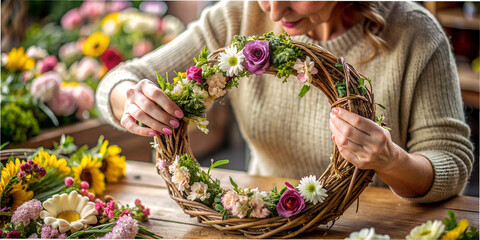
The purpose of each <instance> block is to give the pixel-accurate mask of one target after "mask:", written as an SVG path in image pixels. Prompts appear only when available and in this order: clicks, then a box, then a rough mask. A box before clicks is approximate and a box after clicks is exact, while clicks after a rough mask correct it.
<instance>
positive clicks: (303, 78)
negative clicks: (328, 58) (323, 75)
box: [293, 56, 318, 84]
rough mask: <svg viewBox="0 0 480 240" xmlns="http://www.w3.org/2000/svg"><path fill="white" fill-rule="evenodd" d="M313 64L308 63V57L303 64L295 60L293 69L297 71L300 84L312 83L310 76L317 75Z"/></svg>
mask: <svg viewBox="0 0 480 240" xmlns="http://www.w3.org/2000/svg"><path fill="white" fill-rule="evenodd" d="M314 65H315V63H314V62H312V61H310V57H309V56H307V58H306V59H305V62H303V61H302V60H300V59H297V61H296V62H295V64H294V65H293V69H295V70H297V78H298V80H299V81H300V82H307V83H308V84H311V83H312V74H317V73H318V70H317V68H315V67H314Z"/></svg>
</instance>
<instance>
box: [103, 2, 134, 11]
mask: <svg viewBox="0 0 480 240" xmlns="http://www.w3.org/2000/svg"><path fill="white" fill-rule="evenodd" d="M131 6H132V3H131V2H129V1H111V2H108V6H107V10H108V11H109V12H120V11H122V10H123V9H125V8H129V7H131Z"/></svg>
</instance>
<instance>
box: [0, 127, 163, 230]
mask: <svg viewBox="0 0 480 240" xmlns="http://www.w3.org/2000/svg"><path fill="white" fill-rule="evenodd" d="M120 152H121V149H120V148H118V146H116V145H109V143H108V140H104V139H103V137H100V138H99V141H98V145H97V146H96V147H94V148H91V149H88V147H87V146H83V147H81V148H77V147H76V146H75V145H74V143H73V138H71V137H65V136H62V139H61V141H60V143H55V148H54V149H53V150H45V149H43V148H39V149H37V151H35V152H34V153H33V154H31V155H29V156H28V157H26V159H25V160H22V159H20V158H15V159H14V158H13V156H11V157H10V158H9V159H8V161H6V163H5V164H4V163H1V164H0V171H1V181H0V223H1V225H2V226H3V227H2V228H1V230H0V237H7V238H27V237H31V238H36V237H41V238H79V237H82V238H83V237H86V238H91V237H104V238H134V237H135V236H136V235H137V234H139V233H140V234H143V235H146V236H150V237H158V236H156V235H155V234H153V233H151V232H149V231H148V230H147V229H146V228H144V227H142V226H139V225H138V223H137V221H146V220H147V219H148V216H149V214H150V210H149V209H148V208H146V207H145V206H144V205H143V204H142V202H141V201H140V200H136V201H135V203H134V205H133V206H129V205H128V204H127V205H122V204H121V203H118V202H116V201H115V200H114V199H113V198H112V197H107V196H106V197H105V198H104V199H103V200H102V199H100V198H97V197H96V196H100V195H102V194H103V191H104V190H105V181H106V182H107V183H111V182H116V181H118V179H119V178H121V177H123V176H124V175H125V157H123V156H121V155H120ZM63 155H69V156H70V157H64V156H63Z"/></svg>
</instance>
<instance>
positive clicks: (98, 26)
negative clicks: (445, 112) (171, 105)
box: [0, 0, 480, 196]
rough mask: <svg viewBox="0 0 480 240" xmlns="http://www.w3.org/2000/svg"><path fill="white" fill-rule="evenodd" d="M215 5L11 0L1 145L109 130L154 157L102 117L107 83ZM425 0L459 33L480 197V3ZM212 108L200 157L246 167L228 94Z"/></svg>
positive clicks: (473, 184) (114, 140) (88, 138)
mask: <svg viewBox="0 0 480 240" xmlns="http://www.w3.org/2000/svg"><path fill="white" fill-rule="evenodd" d="M214 3H215V1H166V2H163V1H107V2H102V1H35V0H30V1H27V0H2V3H1V24H2V26H1V31H2V33H1V52H2V71H1V83H2V84H1V139H0V142H1V144H5V143H7V142H8V145H7V146H6V148H36V147H40V146H43V147H45V148H51V147H53V142H55V141H56V142H58V141H59V140H60V137H61V135H62V134H66V135H70V136H73V137H74V138H75V143H76V144H77V145H78V146H82V145H88V146H90V147H92V146H95V145H96V144H97V142H96V141H97V139H98V137H99V136H100V135H104V136H105V138H106V139H108V140H109V141H110V143H111V144H116V145H119V146H120V147H121V148H122V153H123V154H124V155H125V156H126V158H127V159H129V160H137V161H145V162H151V161H153V159H154V157H153V152H152V150H151V147H150V142H151V141H152V139H151V138H145V137H139V136H134V135H132V134H128V133H124V132H121V131H118V130H115V129H113V128H112V127H111V126H109V125H106V124H105V123H104V122H103V121H102V120H101V119H99V118H98V115H97V112H96V110H95V108H94V104H93V103H94V97H93V96H94V92H95V89H96V87H97V85H98V81H99V80H100V79H101V78H102V76H103V75H104V74H105V73H106V72H107V71H108V70H110V69H112V68H113V67H115V66H116V65H117V64H118V63H120V62H121V61H125V60H128V59H131V58H134V57H140V56H142V55H143V54H145V53H147V52H149V51H152V50H153V49H156V48H158V47H161V46H162V45H164V44H166V43H168V42H169V41H171V40H173V39H174V38H175V37H176V36H177V35H179V34H180V33H181V32H182V31H183V30H184V29H185V27H186V26H187V25H188V24H189V23H190V22H191V21H194V20H195V19H197V18H198V17H199V16H200V13H201V11H202V10H203V9H204V8H205V7H207V6H209V5H211V4H214ZM417 3H418V4H420V5H422V6H424V7H425V8H426V9H428V10H429V11H430V12H431V13H432V14H433V15H434V16H435V17H436V18H437V19H438V21H439V22H440V24H441V25H442V26H443V27H444V30H445V32H446V33H447V35H448V36H449V37H450V40H451V44H452V47H453V51H454V53H455V56H456V60H457V66H458V73H459V77H460V85H461V89H462V98H463V100H464V107H465V115H466V119H467V122H468V124H469V125H470V127H471V129H472V136H471V139H472V141H473V142H474V144H475V166H474V172H473V173H472V176H471V179H470V183H469V185H468V187H467V189H466V190H465V192H464V194H466V195H472V196H478V189H479V186H478V169H479V166H478V155H479V154H478V148H479V128H478V122H479V110H478V109H479V105H480V98H479V90H480V89H479V88H480V87H479V85H480V80H479V70H480V61H479V52H480V51H479V36H480V18H479V7H480V6H479V3H478V2H417ZM55 89H56V90H55ZM58 89H60V90H58ZM208 115H209V120H210V125H209V130H210V133H209V134H208V135H205V134H203V133H202V132H200V131H198V130H196V128H192V129H191V134H190V137H191V142H192V144H191V145H192V148H193V151H194V154H195V157H196V158H197V159H198V160H199V161H200V163H201V164H202V165H203V166H208V165H209V164H210V159H212V158H213V159H215V160H220V159H229V160H230V163H229V164H228V165H224V167H225V168H229V169H235V170H246V169H247V165H248V149H247V147H246V145H245V143H244V141H243V139H242V138H241V135H240V133H239V130H238V126H237V125H236V122H235V118H234V116H233V113H232V110H231V107H230V105H229V102H228V99H226V100H225V104H224V105H220V104H215V105H214V107H212V109H211V110H210V112H209V113H208Z"/></svg>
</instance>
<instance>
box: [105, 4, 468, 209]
mask: <svg viewBox="0 0 480 240" xmlns="http://www.w3.org/2000/svg"><path fill="white" fill-rule="evenodd" d="M384 4H385V6H386V11H384V12H383V13H382V14H383V15H384V18H385V19H386V22H387V25H386V29H385V31H384V32H383V33H382V35H381V37H382V38H383V39H384V40H386V41H387V43H388V45H389V46H390V50H389V51H388V52H387V53H384V54H379V55H377V56H376V57H375V58H374V59H373V60H371V61H370V62H368V63H367V64H364V65H358V64H356V63H359V62H361V61H362V60H364V59H365V58H366V57H367V56H369V54H370V53H371V51H372V47H371V45H370V44H369V43H368V42H367V41H366V40H364V39H363V37H362V27H361V25H360V24H357V25H356V26H354V27H353V28H351V29H350V30H349V31H347V32H346V33H344V34H343V35H342V36H340V37H338V38H336V39H334V40H332V41H329V42H318V41H315V40H313V39H311V38H309V37H308V36H306V35H304V36H295V37H293V39H294V40H297V41H303V42H314V43H317V44H319V45H321V46H323V47H325V48H326V49H328V50H329V51H330V52H332V53H333V54H334V55H336V56H339V57H340V56H342V57H344V58H345V59H346V60H347V61H348V62H350V63H352V64H353V65H354V66H355V67H356V68H357V70H359V72H361V73H363V74H364V75H366V76H368V77H369V78H370V79H372V84H373V92H374V94H375V101H376V102H378V103H381V104H383V105H385V106H387V110H385V111H383V112H382V111H381V110H382V109H377V115H379V114H382V113H383V114H385V116H386V121H387V122H388V124H389V126H390V127H391V128H392V131H391V135H392V139H393V141H394V142H395V143H396V144H398V145H399V146H401V147H402V148H404V149H406V150H407V151H408V152H410V153H416V154H420V155H423V156H425V157H426V158H427V159H429V160H430V162H431V164H432V166H433V168H434V183H433V185H432V187H431V189H430V190H429V191H428V193H426V194H425V195H424V196H418V197H415V198H409V199H408V200H410V201H414V202H433V201H439V200H443V199H446V198H449V197H451V196H454V195H457V194H459V193H460V192H461V191H462V189H463V188H464V187H465V185H466V183H467V179H468V176H469V175H470V172H471V170H472V165H473V153H472V148H473V146H472V144H471V142H470V141H469V139H468V138H469V135H470V130H469V128H468V126H467V125H466V124H465V121H464V115H463V114H464V113H463V108H462V99H461V95H460V87H459V82H458V76H457V74H456V72H457V71H456V65H455V61H454V58H453V55H452V52H451V49H450V45H449V42H448V39H447V37H446V36H445V34H444V33H443V31H442V29H441V27H440V26H439V24H438V23H437V22H436V21H435V20H434V18H433V17H432V16H431V15H430V14H429V13H428V12H427V11H425V10H424V9H423V8H421V7H420V6H417V5H416V4H414V3H409V2H389V3H384ZM272 30H273V31H274V32H275V33H276V34H278V33H280V32H281V31H282V28H281V26H280V25H279V24H278V23H274V22H272V21H271V20H270V18H269V16H268V14H267V13H264V12H263V11H262V10H261V9H260V8H259V7H258V4H257V3H256V2H238V1H233V2H226V1H225V2H220V3H218V4H216V5H214V6H212V7H210V8H208V9H206V10H205V11H204V12H203V13H202V16H201V18H200V19H199V20H198V21H196V22H194V23H192V24H190V25H189V27H188V29H187V30H186V31H185V32H184V33H183V34H181V35H180V36H179V37H178V38H176V39H175V40H174V41H173V42H172V43H170V44H168V45H166V46H164V47H162V48H159V49H157V50H155V51H153V52H151V53H149V54H147V55H145V56H144V57H142V58H139V59H134V60H131V61H128V62H126V63H123V64H121V65H120V66H119V67H117V68H115V69H114V70H112V71H111V72H109V74H108V75H107V76H106V77H105V78H104V79H103V80H102V82H101V83H100V85H99V87H98V90H97V93H96V98H97V107H98V109H99V110H100V113H101V115H102V116H103V117H104V118H105V120H106V121H108V122H109V123H110V124H112V125H114V126H116V127H117V128H119V129H122V127H121V126H120V125H119V124H118V121H117V120H115V119H114V117H113V115H112V111H111V108H110V103H109V95H110V92H111V90H112V88H113V87H114V86H115V85H116V84H118V83H119V82H121V81H125V80H132V81H139V80H141V79H145V78H146V79H150V80H155V79H156V77H155V71H157V72H159V73H165V72H169V73H170V74H172V72H173V70H178V71H183V70H185V69H187V68H188V67H189V66H191V65H192V64H193V62H192V59H193V57H196V56H198V54H199V52H200V50H201V49H202V48H203V47H204V46H205V45H206V46H207V48H208V49H209V50H210V51H213V50H215V49H218V48H220V47H224V46H227V45H229V44H230V43H231V42H232V40H233V36H234V35H237V34H238V35H245V36H249V35H261V34H263V33H266V32H269V31H272ZM301 86H302V84H301V83H299V82H298V81H296V79H295V78H294V77H293V78H290V79H288V82H287V83H285V84H282V83H281V81H280V80H278V79H276V78H275V77H273V76H267V75H262V76H257V77H251V78H250V79H242V80H241V82H240V86H239V88H238V89H232V90H231V91H230V92H229V97H230V99H231V103H232V106H233V108H234V112H235V115H236V118H237V120H238V122H239V126H240V130H241V132H242V134H243V137H244V138H245V140H246V142H247V143H248V146H249V148H250V150H251V162H250V166H249V173H251V174H258V175H265V176H280V177H290V178H297V179H299V178H301V177H302V176H305V175H309V174H315V175H317V176H319V175H321V174H322V173H323V171H324V170H325V168H326V167H327V165H328V164H329V156H330V154H331V152H332V149H333V142H332V139H331V132H330V129H329V124H328V120H329V113H330V105H329V103H328V101H327V99H326V97H325V96H324V95H323V93H322V92H321V91H318V90H316V89H312V90H310V91H309V92H308V93H307V95H306V96H305V97H304V98H301V99H300V98H298V97H297V95H298V93H299V91H300V89H301ZM374 184H375V185H382V184H383V183H381V182H380V181H379V180H378V179H375V181H374Z"/></svg>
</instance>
